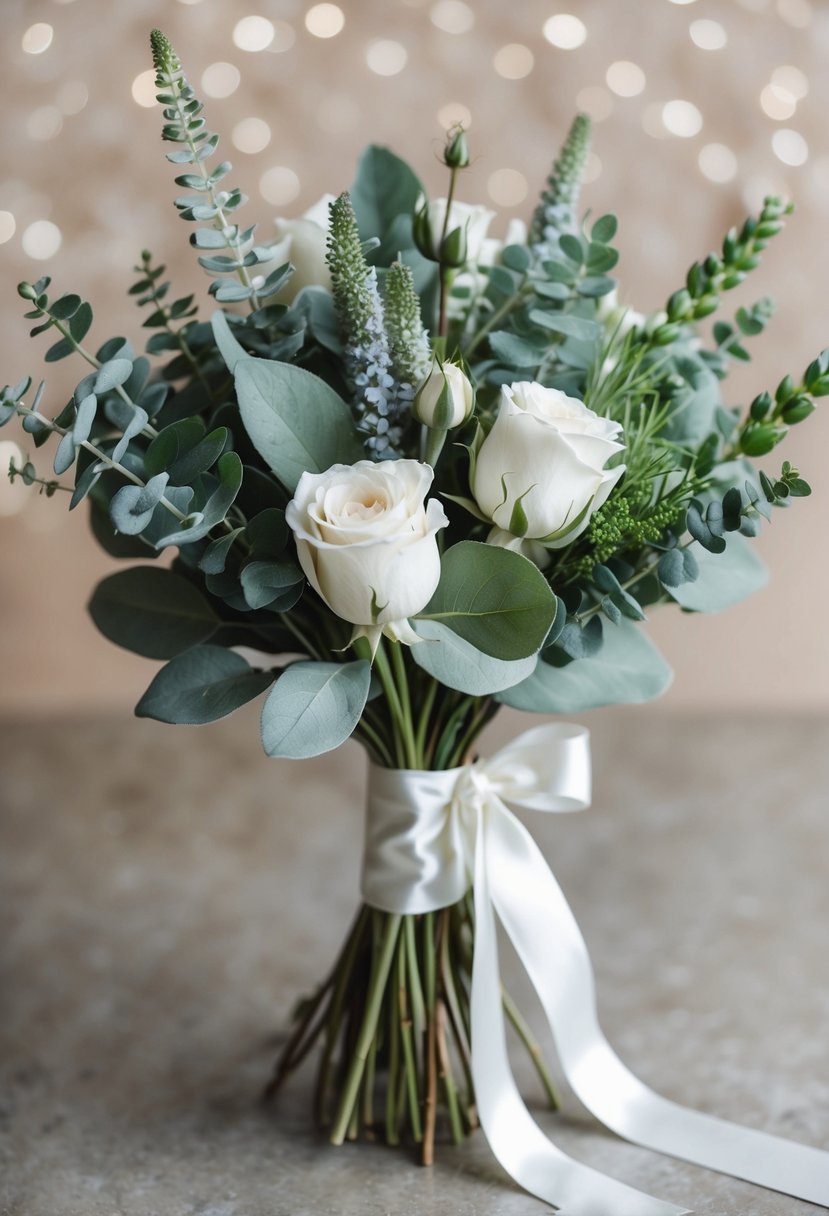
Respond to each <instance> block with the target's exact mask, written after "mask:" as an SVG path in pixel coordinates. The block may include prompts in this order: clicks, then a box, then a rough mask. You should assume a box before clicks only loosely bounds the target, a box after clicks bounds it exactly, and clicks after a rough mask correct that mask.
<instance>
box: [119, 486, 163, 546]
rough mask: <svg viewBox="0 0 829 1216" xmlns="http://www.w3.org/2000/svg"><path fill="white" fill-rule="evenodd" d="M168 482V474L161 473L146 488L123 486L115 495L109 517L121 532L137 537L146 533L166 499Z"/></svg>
mask: <svg viewBox="0 0 829 1216" xmlns="http://www.w3.org/2000/svg"><path fill="white" fill-rule="evenodd" d="M167 480H168V478H167V474H166V473H159V474H157V476H155V477H151V478H150V480H149V481H148V482H147V484H146V485H145V486H133V485H129V486H123V487H122V488H121V489H120V490H119V491H118V493H117V494H114V495H113V497H112V501H111V502H110V504H109V515H110V519H111V520H112V522H113V524H114V525H115V527H116V528H117V529H118V531H119V532H124V533H126V535H127V536H137V535H138V533H139V532H143V531H144V529H145V528H146V526H147V524H148V523H149V522H150V520H151V519H152V517H153V512H154V511H155V509H156V507H157V506H158V504H159V503H160V502H161V499H162V498H163V497H164V491H165V489H166V488H167Z"/></svg>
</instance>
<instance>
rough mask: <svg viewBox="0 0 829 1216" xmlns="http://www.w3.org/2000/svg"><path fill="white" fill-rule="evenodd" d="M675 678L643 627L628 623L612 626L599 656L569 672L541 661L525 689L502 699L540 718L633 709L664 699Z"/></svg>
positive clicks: (573, 665)
mask: <svg viewBox="0 0 829 1216" xmlns="http://www.w3.org/2000/svg"><path fill="white" fill-rule="evenodd" d="M672 678H673V673H672V672H671V669H670V667H669V666H668V664H667V663H666V662H665V660H664V658H663V657H662V655H661V654H660V653H659V651H658V650H657V649H656V647H655V646H654V644H653V642H651V641H650V639H649V638H648V636H647V634H646V633H645V631H644V630H643V629H642V628H641V626H640V625H637V624H635V623H634V622H633V621H629V620H627V619H626V618H624V617H623V618H622V619H621V620H620V621H619V624H618V625H612V624H610V623H607V624H606V625H605V628H604V644H603V645H602V648H601V650H600V651H599V652H598V654H596V655H594V656H591V657H590V658H586V659H575V660H574V661H573V662H572V663H568V664H567V665H566V666H565V667H552V666H551V665H550V664H549V663H545V662H544V661H543V660H539V662H538V664H537V666H536V669H535V671H534V672H533V674H532V675H531V676H530V677H529V679H528V680H525V681H524V682H523V683H522V684H516V685H515V686H514V687H513V688H508V689H507V690H506V691H505V692H500V693H498V694H497V700H499V701H501V702H502V703H503V704H504V705H511V706H512V707H513V709H523V710H527V711H529V712H530V713H538V714H578V713H582V712H584V711H585V710H587V709H596V708H598V707H599V706H600V705H633V704H639V703H641V702H643V701H650V700H652V699H653V698H654V697H658V696H661V694H662V693H663V692H664V691H665V689H666V688H667V687H668V686H669V684H670V683H671V679H672Z"/></svg>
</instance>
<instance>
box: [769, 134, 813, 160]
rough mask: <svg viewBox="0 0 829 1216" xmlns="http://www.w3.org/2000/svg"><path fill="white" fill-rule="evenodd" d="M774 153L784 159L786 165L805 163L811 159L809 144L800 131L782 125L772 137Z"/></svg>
mask: <svg viewBox="0 0 829 1216" xmlns="http://www.w3.org/2000/svg"><path fill="white" fill-rule="evenodd" d="M771 146H772V151H773V152H774V155H775V156H776V157H777V159H778V160H782V162H783V164H784V165H792V166H797V165H805V163H806V161H807V160H808V159H809V145H808V144H807V143H806V140H805V139H804V138H803V136H802V135H801V134H800V132H799V131H793V130H792V129H791V128H790V127H781V128H780V129H779V130H778V131H775V132H774V134H773V135H772V137H771Z"/></svg>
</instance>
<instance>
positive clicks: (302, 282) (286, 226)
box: [271, 194, 334, 304]
mask: <svg viewBox="0 0 829 1216" xmlns="http://www.w3.org/2000/svg"><path fill="white" fill-rule="evenodd" d="M333 201H334V195H333V194H324V195H323V196H322V198H321V199H320V200H319V201H318V202H316V203H314V205H313V207H310V208H309V209H308V211H306V212H305V214H304V215H303V216H300V217H299V218H298V219H284V218H282V217H277V219H275V220H274V228H275V229H276V240H275V241H274V242H273V244H272V245H271V249H272V251H273V255H274V260H273V263H272V266H274V267H275V266H281V265H282V264H283V263H284V262H290V263H291V265H292V266H293V268H294V273H293V274H292V275H291V277H290V279H289V280H288V282H287V283H286V284H285V286H284V287H283V288H282V290H281V291H279V292H277V294H276V295H275V296H274V297H273V302H274V303H276V304H290V303H291V301H292V300H294V299H295V298H296V296H297V295H299V293H300V291H302V289H303V287H325V288H326V290H328V291H330V290H331V271H330V270H329V269H328V264H327V262H326V260H325V249H326V241H327V239H328V206H329V204H330V203H333Z"/></svg>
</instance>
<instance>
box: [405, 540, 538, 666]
mask: <svg viewBox="0 0 829 1216" xmlns="http://www.w3.org/2000/svg"><path fill="white" fill-rule="evenodd" d="M555 615H556V597H555V596H554V595H553V593H552V591H551V590H550V587H549V584H548V583H547V581H546V579H545V578H544V576H543V574H542V573H541V571H540V570H539V569H538V567H537V566H535V565H533V563H532V562H531V561H529V560H528V559H527V558H526V557H522V556H521V554H520V553H515V552H513V551H512V550H510V549H501V548H499V547H498V546H497V545H486V544H481V543H480V542H479V541H471V540H464V541H461V542H460V543H459V544H457V545H453V546H452V548H451V549H447V551H446V552H445V553H444V555H443V557H442V559H441V574H440V582H439V583H438V586H437V590H436V591H435V594H434V595H433V596H432V599H431V601H430V602H429V603H428V604H427V605H426V607H425V608H424V610H423V612H420V613H418V619H421V620H432V621H439V622H440V623H441V624H442V625H445V626H446V627H447V628H448V629H451V630H452V631H453V632H454V633H457V634H458V635H459V636H460V637H462V638H463V639H464V641H466V642H469V644H470V645H471V646H474V647H475V648H476V649H477V650H482V651H483V652H484V654H487V655H491V656H492V657H493V658H496V659H503V660H504V661H507V662H512V661H514V660H516V659H525V658H527V657H528V656H529V655H532V654H535V653H536V652H537V651H538V650H539V649H540V647H541V646H542V645H543V643H544V639H545V637H546V636H547V633H548V631H549V629H550V626H551V625H552V623H553V620H554V619H555Z"/></svg>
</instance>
